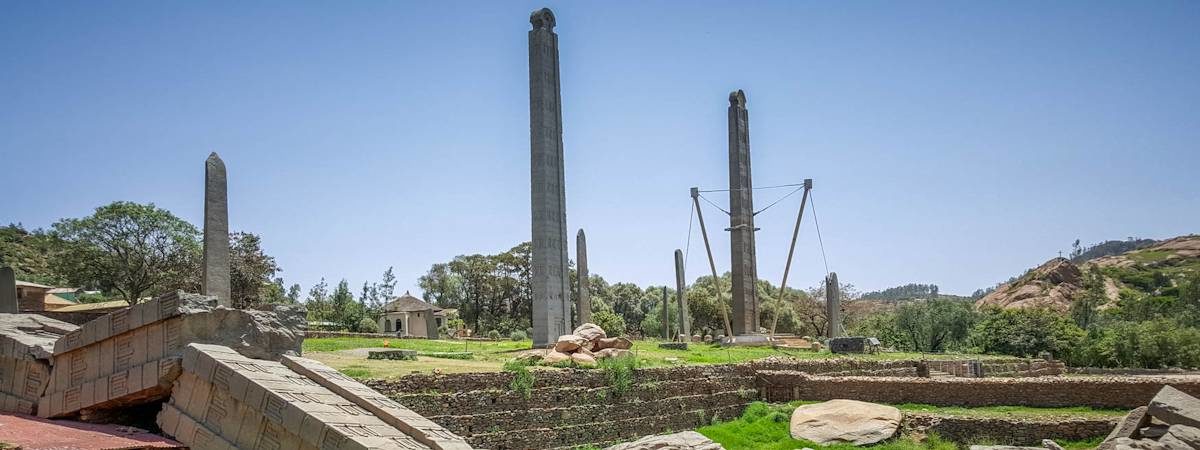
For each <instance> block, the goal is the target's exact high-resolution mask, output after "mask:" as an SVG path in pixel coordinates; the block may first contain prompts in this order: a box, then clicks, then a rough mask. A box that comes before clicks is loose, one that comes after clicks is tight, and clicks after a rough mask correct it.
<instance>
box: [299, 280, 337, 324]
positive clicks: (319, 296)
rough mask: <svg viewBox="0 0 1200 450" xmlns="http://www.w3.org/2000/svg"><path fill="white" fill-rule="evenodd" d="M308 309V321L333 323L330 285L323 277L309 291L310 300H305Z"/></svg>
mask: <svg viewBox="0 0 1200 450" xmlns="http://www.w3.org/2000/svg"><path fill="white" fill-rule="evenodd" d="M304 306H305V307H307V309H308V320H310V321H316V322H333V321H334V319H335V317H334V315H333V305H332V304H331V303H330V302H329V284H328V283H326V282H325V278H324V277H322V278H321V281H319V282H317V284H315V285H313V287H311V288H309V289H308V298H306V299H305V300H304Z"/></svg>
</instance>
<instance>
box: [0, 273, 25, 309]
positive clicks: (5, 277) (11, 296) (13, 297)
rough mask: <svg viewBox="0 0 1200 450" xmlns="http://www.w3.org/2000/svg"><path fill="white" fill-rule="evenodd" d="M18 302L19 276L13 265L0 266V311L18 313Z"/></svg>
mask: <svg viewBox="0 0 1200 450" xmlns="http://www.w3.org/2000/svg"><path fill="white" fill-rule="evenodd" d="M20 309H21V308H20V305H18V304H17V276H16V274H15V273H13V270H12V267H0V313H12V314H16V313H18V312H21V311H20Z"/></svg>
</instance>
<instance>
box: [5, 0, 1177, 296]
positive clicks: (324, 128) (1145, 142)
mask: <svg viewBox="0 0 1200 450" xmlns="http://www.w3.org/2000/svg"><path fill="white" fill-rule="evenodd" d="M542 6H550V7H552V8H553V9H554V11H555V13H556V15H557V17H558V29H557V30H558V32H559V42H560V50H561V64H562V98H563V102H564V105H563V119H564V121H565V125H564V129H565V134H564V141H565V148H566V177H567V216H568V217H567V219H568V227H569V229H570V235H571V237H572V239H571V248H572V250H571V255H572V257H574V235H575V230H576V229H578V228H580V227H584V228H586V230H587V233H588V239H589V244H590V248H589V249H588V250H589V256H590V261H589V264H590V266H591V268H592V270H593V272H595V273H600V274H602V275H604V276H605V277H606V278H607V279H608V280H610V281H634V282H637V283H640V284H643V285H645V284H651V283H653V284H664V283H670V282H671V280H672V279H673V278H672V277H673V275H672V270H673V269H672V256H671V253H672V251H673V250H674V249H675V248H679V247H682V246H684V244H685V242H686V241H685V239H686V235H687V230H688V212H689V210H688V208H689V204H688V202H689V199H688V187H690V186H701V187H704V188H723V187H725V186H726V185H727V183H728V174H727V168H726V145H727V141H726V122H725V121H726V106H727V100H726V98H727V96H728V93H729V91H731V90H733V89H737V88H741V89H745V90H746V92H747V95H748V97H749V108H750V121H751V125H750V128H751V148H752V154H753V163H754V176H755V182H756V184H758V185H760V186H765V185H772V184H783V183H792V182H799V181H800V180H802V179H804V178H808V177H811V178H813V179H814V180H815V184H816V189H815V190H814V197H815V202H816V206H817V212H818V215H819V218H820V221H821V228H822V232H823V235H824V241H825V247H826V250H827V252H828V259H829V265H830V267H831V269H833V270H835V271H837V272H839V275H840V278H841V279H842V280H843V281H845V282H849V283H852V284H854V285H856V286H858V287H859V288H861V289H864V290H868V289H878V288H884V287H888V286H892V285H897V284H903V283H909V282H923V283H937V284H939V285H940V286H941V287H942V290H943V292H949V293H964V294H966V293H970V292H971V291H972V290H974V289H976V288H979V287H984V286H987V285H989V284H992V283H994V282H997V281H1001V280H1004V279H1006V278H1008V277H1010V276H1012V275H1015V274H1018V273H1020V272H1021V271H1022V270H1024V269H1025V268H1028V267H1031V266H1034V265H1036V264H1039V263H1041V262H1043V261H1044V260H1046V259H1048V258H1050V257H1053V256H1055V255H1056V254H1057V251H1059V250H1069V245H1070V242H1071V241H1073V240H1074V239H1076V238H1079V239H1082V240H1083V241H1084V242H1085V243H1091V242H1098V241H1102V240H1106V239H1123V238H1125V237H1127V236H1138V237H1150V238H1165V237H1171V236H1175V235H1179V234H1186V233H1193V232H1200V227H1198V225H1200V182H1198V179H1200V178H1198V177H1197V174H1198V170H1197V169H1198V167H1200V82H1198V80H1200V34H1198V33H1200V31H1198V30H1200V3H1198V2H1194V1H1185V2H1169V1H1155V2H1128V1H1117V2H1098V1H1080V2H1044V1H1040V2H1039V1H1011V2H1010V1H1005V2H990V3H985V2H925V1H917V2H821V3H816V2H791V1H788V2H754V3H741V2H738V3H734V2H686V3H684V2H648V3H647V2H636V3H617V2H561V3H559V2H548V4H547V2H524V1H522V2H493V1H486V2H471V3H467V2H453V3H442V2H420V3H418V2H398V1H396V2H282V1H273V2H160V1H121V2H109V1H87V2H6V3H4V4H3V6H0V152H2V154H3V158H2V159H0V161H2V163H0V164H2V165H3V168H4V169H5V170H4V171H5V172H6V175H7V176H5V177H3V178H0V192H3V198H2V200H0V202H2V206H0V211H2V213H0V222H20V223H23V224H24V225H26V226H27V227H45V226H49V225H50V224H51V223H53V221H55V220H56V219H58V218H62V217H78V216H83V215H86V214H89V213H90V211H91V210H92V209H93V208H95V207H96V206H99V205H101V204H105V203H108V202H111V201H114V200H131V201H137V202H153V203H155V204H157V205H159V206H161V207H165V208H167V209H169V210H171V211H173V212H175V213H176V214H177V215H179V216H181V217H183V218H186V219H187V220H189V221H191V222H192V223H197V224H199V223H200V217H201V214H202V211H203V208H202V197H203V194H202V179H203V163H204V159H205V157H206V156H207V155H208V153H209V152H210V151H217V152H219V153H220V154H221V156H222V157H223V158H224V159H225V161H226V164H227V165H228V167H229V176H230V185H229V193H230V208H229V210H230V214H231V219H230V220H231V227H232V229H234V230H246V231H251V232H255V233H259V234H261V235H262V236H263V238H264V243H265V246H266V248H267V250H268V252H269V253H270V254H272V255H274V256H276V257H277V258H278V261H279V263H280V265H281V266H282V267H283V268H284V272H283V274H282V275H283V276H284V277H285V278H286V279H287V280H288V282H289V283H290V282H299V283H301V284H302V285H303V286H304V288H305V289H306V290H307V289H308V287H309V286H311V285H312V284H313V283H314V282H316V281H317V280H318V279H319V278H321V277H326V278H328V279H330V280H331V284H332V283H333V282H336V280H338V279H341V278H347V279H348V280H349V281H350V283H351V285H352V287H354V288H355V289H356V290H357V288H358V287H359V286H361V284H362V282H363V281H364V280H367V279H370V280H376V279H378V278H379V274H380V273H381V272H382V271H383V270H384V269H385V268H387V267H388V266H395V267H396V271H397V275H398V276H399V277H400V281H401V283H400V285H401V289H402V290H403V289H415V287H416V284H417V283H416V279H417V277H418V276H420V275H421V274H423V273H424V272H425V271H426V270H428V268H429V266H430V265H431V264H433V263H435V262H440V261H446V260H448V259H450V258H452V257H453V256H455V255H458V254H465V253H476V252H496V251H500V250H504V249H507V248H509V247H511V246H512V245H514V244H516V243H518V242H521V241H523V240H527V239H529V234H530V227H529V179H528V177H529V132H528V126H529V123H528V121H529V119H528V117H529V115H528V114H529V113H528V108H529V103H528V84H527V83H528V81H527V76H528V68H527V65H526V64H527V58H528V55H527V49H526V31H527V30H528V29H529V22H528V16H529V13H530V12H531V11H533V10H534V9H537V8H539V7H542ZM785 192H786V191H766V192H760V193H759V194H757V196H756V199H755V200H756V203H757V204H758V205H759V206H763V205H765V204H766V203H768V202H769V201H771V200H773V199H774V197H773V196H774V195H779V194H782V193H785ZM714 199H715V200H718V202H719V203H722V204H724V203H726V202H727V201H728V199H727V198H726V197H723V196H721V195H719V194H717V195H716V196H715V197H714ZM798 204H799V196H798V195H797V196H793V197H791V198H789V199H788V200H786V201H784V202H783V203H780V204H779V205H778V206H776V207H775V208H773V209H771V210H768V211H767V212H764V213H762V214H761V215H760V216H759V221H758V225H759V226H760V227H761V228H762V231H761V232H760V233H759V235H758V244H759V267H760V269H759V272H760V275H761V276H763V277H766V278H768V279H770V280H771V281H772V283H778V282H779V280H778V278H779V275H780V273H781V272H782V268H783V262H784V258H785V256H786V246H787V241H788V238H789V235H790V232H791V222H792V221H793V220H794V214H795V210H796V208H797V207H798ZM706 214H707V219H708V220H709V221H710V222H712V223H713V224H714V225H711V226H712V227H713V228H715V229H717V231H714V238H715V241H714V245H715V247H716V250H717V258H718V268H719V269H720V270H722V271H725V270H727V269H728V266H729V263H728V254H729V249H728V239H727V237H726V236H723V234H724V233H723V232H720V231H719V230H720V229H722V228H724V226H727V223H728V222H727V221H725V223H720V222H722V221H723V219H722V218H721V217H719V214H720V213H719V212H717V211H716V210H714V209H711V208H710V209H708V210H707V211H706ZM718 224H719V225H720V226H718ZM702 249H703V247H702V246H701V245H700V243H699V235H695V236H694V237H693V240H692V248H691V252H690V259H689V270H690V273H689V279H691V278H694V277H695V276H698V275H702V274H703V272H704V267H705V266H704V264H703V260H702V257H703V250H702ZM797 253H798V255H799V256H798V261H797V266H796V268H795V269H794V271H793V273H794V275H793V277H792V282H791V283H789V284H792V285H798V286H800V287H807V286H813V285H816V284H818V283H819V282H820V279H821V278H822V277H823V276H824V269H823V268H822V264H821V257H820V253H819V252H818V250H817V242H816V238H815V233H814V230H813V226H812V222H807V223H806V224H805V226H804V229H803V230H802V231H801V241H800V247H799V249H798V250H797Z"/></svg>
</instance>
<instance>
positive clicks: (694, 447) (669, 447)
mask: <svg viewBox="0 0 1200 450" xmlns="http://www.w3.org/2000/svg"><path fill="white" fill-rule="evenodd" d="M604 450H725V447H722V446H721V444H718V443H716V442H713V441H712V440H710V439H709V438H706V437H704V435H703V434H700V433H697V432H695V431H684V432H682V433H675V434H661V435H657V436H647V437H644V438H641V439H638V440H636V441H633V442H626V443H624V444H617V445H614V446H612V447H608V448H606V449H604Z"/></svg>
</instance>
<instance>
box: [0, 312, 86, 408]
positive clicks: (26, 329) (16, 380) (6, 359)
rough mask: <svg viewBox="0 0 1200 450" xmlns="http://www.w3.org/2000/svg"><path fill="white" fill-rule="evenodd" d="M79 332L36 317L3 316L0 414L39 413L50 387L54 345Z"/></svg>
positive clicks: (67, 326)
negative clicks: (66, 335)
mask: <svg viewBox="0 0 1200 450" xmlns="http://www.w3.org/2000/svg"><path fill="white" fill-rule="evenodd" d="M76 328H78V327H76V326H75V325H72V324H69V323H66V322H62V321H59V320H55V319H50V318H47V317H43V316H39V315H36V314H0V411H2V412H12V413H21V414H33V413H35V412H36V411H37V402H38V399H39V398H41V396H42V393H43V392H45V390H46V386H47V385H48V384H49V383H50V376H51V370H50V355H51V350H52V349H53V348H54V342H55V341H57V340H58V339H59V338H61V337H62V336H63V335H65V334H67V333H70V332H72V331H74V330H75V329H76Z"/></svg>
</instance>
